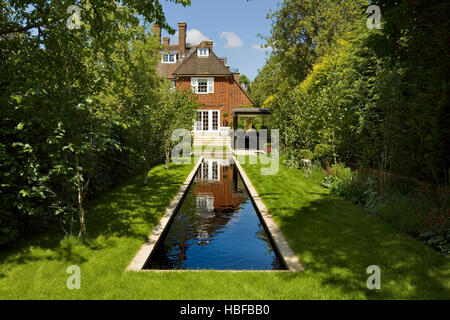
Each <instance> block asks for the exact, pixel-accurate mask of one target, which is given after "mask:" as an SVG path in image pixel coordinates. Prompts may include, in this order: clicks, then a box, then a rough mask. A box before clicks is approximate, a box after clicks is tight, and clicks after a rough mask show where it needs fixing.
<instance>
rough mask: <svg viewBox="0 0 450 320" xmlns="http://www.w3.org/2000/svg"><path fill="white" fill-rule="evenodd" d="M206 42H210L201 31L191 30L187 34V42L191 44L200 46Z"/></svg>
mask: <svg viewBox="0 0 450 320" xmlns="http://www.w3.org/2000/svg"><path fill="white" fill-rule="evenodd" d="M204 40H210V39H209V38H208V37H207V36H205V35H203V34H202V33H201V32H200V30H197V29H189V30H188V31H187V34H186V42H187V43H190V44H199V43H200V42H202V41H204Z"/></svg>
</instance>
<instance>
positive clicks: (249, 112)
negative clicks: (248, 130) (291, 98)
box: [231, 108, 271, 130]
mask: <svg viewBox="0 0 450 320" xmlns="http://www.w3.org/2000/svg"><path fill="white" fill-rule="evenodd" d="M269 114H271V112H270V109H269V108H236V109H233V110H231V115H232V116H233V128H234V130H236V128H237V127H238V117H239V116H247V117H248V116H255V117H256V116H264V115H269Z"/></svg>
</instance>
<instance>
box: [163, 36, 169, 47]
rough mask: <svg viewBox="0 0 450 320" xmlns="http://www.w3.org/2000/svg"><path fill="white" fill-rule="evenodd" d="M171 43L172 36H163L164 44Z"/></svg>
mask: <svg viewBox="0 0 450 320" xmlns="http://www.w3.org/2000/svg"><path fill="white" fill-rule="evenodd" d="M169 44H170V38H169V37H164V38H163V45H165V46H168V45H169Z"/></svg>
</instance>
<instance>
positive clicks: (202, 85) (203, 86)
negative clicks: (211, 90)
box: [197, 79, 208, 93]
mask: <svg viewBox="0 0 450 320" xmlns="http://www.w3.org/2000/svg"><path fill="white" fill-rule="evenodd" d="M197 92H200V93H207V92H208V80H207V79H199V80H198V87H197Z"/></svg>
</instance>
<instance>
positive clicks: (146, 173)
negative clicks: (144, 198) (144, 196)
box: [144, 170, 150, 186]
mask: <svg viewBox="0 0 450 320" xmlns="http://www.w3.org/2000/svg"><path fill="white" fill-rule="evenodd" d="M149 171H150V170H145V172H144V186H146V185H147V183H148V172H149Z"/></svg>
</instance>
